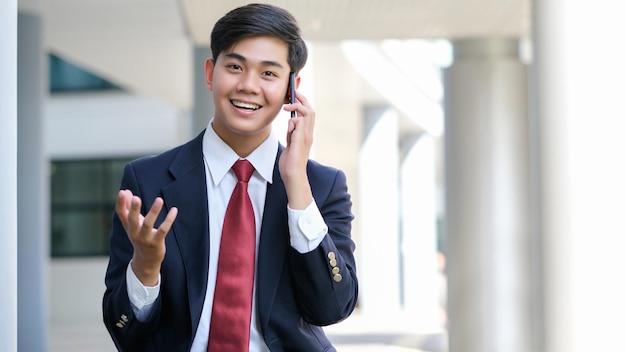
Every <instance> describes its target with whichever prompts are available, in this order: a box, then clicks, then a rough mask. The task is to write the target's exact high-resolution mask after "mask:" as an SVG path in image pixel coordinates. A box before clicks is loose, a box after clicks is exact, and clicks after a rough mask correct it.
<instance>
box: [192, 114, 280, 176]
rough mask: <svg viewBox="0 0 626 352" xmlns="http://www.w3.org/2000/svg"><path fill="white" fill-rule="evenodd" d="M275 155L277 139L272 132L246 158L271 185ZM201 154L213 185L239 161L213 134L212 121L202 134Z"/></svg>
mask: <svg viewBox="0 0 626 352" xmlns="http://www.w3.org/2000/svg"><path fill="white" fill-rule="evenodd" d="M276 153H278V138H277V137H276V135H275V134H274V132H273V131H272V132H270V135H269V136H268V137H267V138H266V139H265V140H264V141H263V143H261V145H259V146H258V147H257V148H256V149H255V150H254V151H253V152H252V153H250V155H248V156H247V157H246V159H247V160H248V161H249V162H250V163H251V164H252V166H254V170H255V171H256V172H257V173H258V174H259V175H260V176H261V177H262V178H263V179H265V181H266V182H269V183H272V175H273V173H274V163H275V161H276ZM202 154H203V156H204V161H205V162H206V163H207V166H208V168H209V172H210V174H211V179H212V181H213V184H215V185H218V184H219V183H220V182H221V181H222V179H223V178H224V176H226V174H227V173H228V171H229V170H230V168H231V167H232V166H233V164H234V163H235V161H237V160H238V159H240V158H239V155H237V153H235V151H234V150H232V149H231V148H230V147H229V146H228V144H226V143H225V142H224V141H223V140H222V139H221V138H220V137H219V136H218V135H217V134H216V133H215V131H214V130H213V119H211V122H210V123H209V126H208V127H207V129H206V131H205V132H204V137H203V140H202Z"/></svg>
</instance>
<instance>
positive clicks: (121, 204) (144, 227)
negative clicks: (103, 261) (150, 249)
mask: <svg viewBox="0 0 626 352" xmlns="http://www.w3.org/2000/svg"><path fill="white" fill-rule="evenodd" d="M163 204H164V202H163V199H162V198H161V197H157V198H156V199H155V200H154V203H152V206H151V207H150V210H148V213H147V214H146V216H145V217H144V216H142V215H141V198H139V197H137V196H135V195H133V193H132V192H131V191H129V190H121V191H119V193H118V195H117V203H116V206H115V211H116V213H117V215H118V216H119V218H120V220H121V222H122V225H123V226H124V229H125V230H126V233H127V234H128V236H129V237H130V238H131V241H133V242H134V240H140V241H142V242H145V241H153V240H161V239H163V238H164V237H165V236H166V235H167V233H168V232H169V230H170V229H171V228H172V225H173V223H174V220H176V216H177V215H178V209H177V208H175V207H173V208H172V209H170V210H169V212H168V214H167V215H166V217H165V220H164V221H163V223H161V225H160V226H159V228H158V229H156V231H155V229H154V224H155V223H156V220H157V218H158V216H159V213H160V212H161V209H162V208H163Z"/></svg>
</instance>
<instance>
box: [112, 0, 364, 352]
mask: <svg viewBox="0 0 626 352" xmlns="http://www.w3.org/2000/svg"><path fill="white" fill-rule="evenodd" d="M211 50H212V53H213V58H212V59H209V60H207V62H206V65H205V72H206V84H207V88H208V89H209V90H211V91H212V92H213V99H214V103H215V115H214V117H213V119H212V120H211V123H210V124H209V126H208V127H207V129H206V130H205V131H203V132H202V133H201V134H200V135H199V136H197V137H196V138H194V139H193V140H191V141H189V142H188V143H186V144H184V145H182V146H179V147H177V148H174V149H172V150H169V151H167V152H164V153H162V154H160V155H157V156H151V157H146V158H142V159H139V160H136V161H133V162H131V163H130V164H128V165H127V166H126V168H125V170H124V175H123V177H122V182H121V190H120V192H119V194H118V199H117V206H116V214H115V216H114V220H113V228H112V231H111V236H110V261H109V266H108V269H107V273H106V278H105V283H106V287H107V289H106V292H105V294H104V299H103V315H104V323H105V325H106V327H107V329H108V331H109V333H110V334H111V337H112V339H113V341H114V343H115V345H116V346H117V348H118V349H119V350H123V351H168V352H171V351H203V352H204V351H207V348H208V351H220V352H227V351H335V349H334V347H333V346H332V345H331V343H330V342H329V340H328V339H327V337H326V336H325V335H324V332H323V330H322V329H321V327H320V326H324V325H329V324H333V323H336V322H339V321H341V320H343V319H345V318H347V317H348V316H349V315H350V314H351V312H352V311H353V310H354V307H355V305H356V301H357V292H358V284H357V278H356V269H355V261H354V256H353V252H354V243H353V241H352V240H351V234H350V232H351V221H352V219H353V216H352V214H351V205H352V204H351V201H350V196H349V194H348V192H347V186H346V178H345V175H344V173H343V172H341V171H339V170H336V169H333V168H330V167H326V166H323V165H320V164H319V163H317V162H314V161H311V160H308V155H309V151H310V149H311V145H312V138H313V128H314V122H315V112H314V110H313V108H312V106H311V105H310V103H309V102H308V101H307V99H306V98H305V97H304V96H303V95H302V94H301V93H300V92H297V93H296V101H295V102H294V103H287V102H286V92H287V91H288V82H289V79H288V77H289V73H290V72H292V71H293V72H295V73H298V72H299V71H300V69H301V68H302V67H303V66H304V64H305V62H306V57H307V50H306V46H305V43H304V41H303V40H302V38H301V37H300V30H299V28H298V26H297V24H296V21H295V20H294V18H293V17H292V16H291V15H290V14H289V13H288V12H286V11H285V10H283V9H280V8H277V7H274V6H271V5H261V4H251V5H247V6H243V7H240V8H237V9H235V10H233V11H231V12H229V13H228V14H226V15H225V16H224V17H223V18H221V19H220V20H219V21H218V22H217V23H216V25H215V27H214V29H213V32H212V35H211ZM295 82H296V86H297V85H299V82H300V78H299V77H297V78H296V80H295ZM286 103H287V104H286ZM281 108H283V109H284V110H287V111H293V112H295V113H296V116H295V117H293V118H291V119H290V120H289V122H288V129H287V130H288V132H287V133H288V135H287V145H286V146H282V145H280V144H279V142H278V139H277V137H276V136H275V135H274V134H273V132H272V130H271V125H272V121H273V120H274V119H275V117H276V116H277V114H278V113H279V111H280V109H281ZM231 167H232V169H231ZM242 169H245V170H247V171H248V174H250V173H251V175H248V176H241V175H240V173H243V171H241V170H242ZM248 177H249V180H248ZM231 193H232V196H231ZM235 194H237V196H236V195H235ZM235 198H238V199H239V198H241V199H242V200H241V201H234V200H233V199H235ZM231 202H232V204H235V203H236V204H237V205H236V206H234V205H231ZM148 204H151V206H150V207H148V206H147V205H148ZM231 206H232V207H233V208H235V207H236V208H237V209H244V208H245V209H246V210H241V211H242V212H243V213H237V215H232V214H234V212H235V210H232V208H231ZM236 211H240V210H236ZM142 214H145V215H142ZM241 214H247V215H241ZM248 232H249V233H250V236H248V237H245V236H243V234H245V233H248ZM239 236H242V237H239ZM245 248H249V249H250V252H248V254H245V253H240V251H241V250H243V249H245ZM233 270H237V271H236V272H235V273H233V272H232V271H233ZM225 282H226V283H225Z"/></svg>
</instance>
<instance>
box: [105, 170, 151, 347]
mask: <svg viewBox="0 0 626 352" xmlns="http://www.w3.org/2000/svg"><path fill="white" fill-rule="evenodd" d="M121 189H129V190H130V191H131V192H133V194H135V195H137V196H139V197H141V191H140V188H139V186H138V183H137V181H136V178H135V173H134V170H133V165H132V164H128V165H126V167H125V169H124V174H123V177H122V184H121ZM144 203H145V201H144ZM144 207H145V204H142V209H141V212H142V213H144V214H145V208H144ZM109 245H110V248H109V251H110V257H109V265H108V267H107V271H106V276H105V285H106V291H105V293H104V298H103V302H102V312H103V319H104V324H105V326H106V328H107V330H108V331H109V334H110V335H111V338H112V339H113V342H114V343H115V346H116V347H117V349H118V350H119V351H133V350H141V348H139V346H141V345H142V344H143V343H144V342H145V341H146V340H147V339H148V338H149V337H150V336H152V335H153V334H155V333H156V331H157V328H158V321H159V316H160V313H161V295H159V297H158V298H157V301H156V302H155V303H154V306H153V308H154V309H153V311H152V313H151V315H150V316H149V318H148V320H146V321H145V322H142V321H139V320H137V319H136V317H135V315H134V314H133V309H132V307H131V304H130V300H129V298H128V291H127V286H126V268H127V267H128V263H129V262H130V259H131V258H132V255H133V247H132V244H131V243H130V240H129V239H128V236H127V234H126V231H125V230H124V227H123V226H122V223H121V221H120V219H119V217H118V216H117V214H114V215H113V225H112V229H111V233H110V236H109Z"/></svg>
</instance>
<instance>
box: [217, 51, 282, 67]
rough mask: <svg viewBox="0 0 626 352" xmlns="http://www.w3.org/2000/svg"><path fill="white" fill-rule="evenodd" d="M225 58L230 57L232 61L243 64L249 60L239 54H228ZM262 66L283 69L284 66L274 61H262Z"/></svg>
mask: <svg viewBox="0 0 626 352" xmlns="http://www.w3.org/2000/svg"><path fill="white" fill-rule="evenodd" d="M224 56H225V57H229V58H232V59H236V60H239V61H241V62H247V61H248V60H247V59H246V58H245V56H242V55H239V54H237V53H228V54H224ZM261 64H262V65H263V66H276V67H281V68H282V67H283V65H281V64H280V63H279V62H277V61H272V60H263V61H261Z"/></svg>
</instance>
